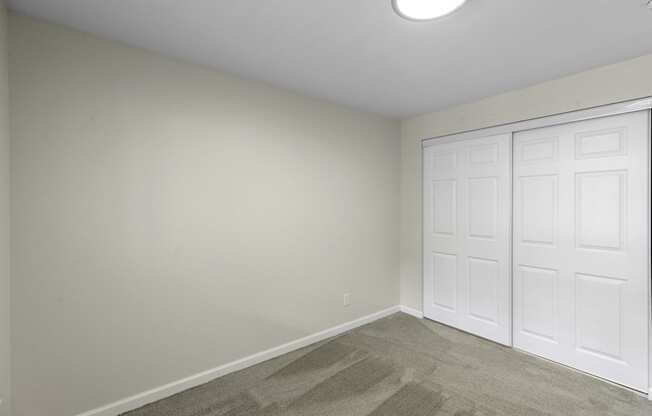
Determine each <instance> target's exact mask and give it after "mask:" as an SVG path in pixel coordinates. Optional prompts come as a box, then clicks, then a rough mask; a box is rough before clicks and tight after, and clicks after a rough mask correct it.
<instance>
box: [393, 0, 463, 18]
mask: <svg viewBox="0 0 652 416" xmlns="http://www.w3.org/2000/svg"><path fill="white" fill-rule="evenodd" d="M465 2H466V0H392V5H393V6H394V10H396V13H398V14H399V15H400V16H402V17H404V18H406V19H410V20H432V19H436V18H438V17H441V16H444V15H447V14H449V13H452V12H454V11H455V10H457V9H459V8H460V7H461V6H462V5H463V4H464V3H465Z"/></svg>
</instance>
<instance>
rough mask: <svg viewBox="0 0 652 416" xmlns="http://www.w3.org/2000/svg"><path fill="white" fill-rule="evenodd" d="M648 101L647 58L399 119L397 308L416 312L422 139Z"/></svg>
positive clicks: (651, 64) (651, 79)
mask: <svg viewBox="0 0 652 416" xmlns="http://www.w3.org/2000/svg"><path fill="white" fill-rule="evenodd" d="M647 96H652V55H646V56H643V57H640V58H637V59H633V60H630V61H626V62H622V63H619V64H616V65H610V66H605V67H601V68H597V69H594V70H591V71H587V72H582V73H579V74H576V75H573V76H569V77H565V78H561V79H558V80H554V81H549V82H546V83H543V84H539V85H536V86H533V87H529V88H525V89H521V90H516V91H511V92H508V93H505V94H501V95H497V96H494V97H490V98H486V99H483V100H481V101H477V102H475V103H471V104H466V105H462V106H459V107H455V108H451V109H448V110H445V111H440V112H436V113H430V114H425V115H422V116H419V117H414V118H411V119H408V120H404V121H403V123H402V134H401V136H402V140H401V256H400V261H401V266H400V268H401V271H400V273H401V304H403V305H406V306H409V307H412V308H415V309H418V310H421V304H422V299H421V297H422V292H421V228H422V224H421V140H423V139H427V138H432V137H437V136H442V135H446V134H451V133H456V132H460V131H466V130H474V129H479V128H483V127H489V126H493V125H498V124H505V123H511V122H514V121H519V120H526V119H530V118H534V117H541V116H546V115H551V114H557V113H563V112H568V111H573V110H579V109H582V108H588V107H595V106H599V105H603V104H609V103H614V102H618V101H625V100H630V99H634V98H641V97H647Z"/></svg>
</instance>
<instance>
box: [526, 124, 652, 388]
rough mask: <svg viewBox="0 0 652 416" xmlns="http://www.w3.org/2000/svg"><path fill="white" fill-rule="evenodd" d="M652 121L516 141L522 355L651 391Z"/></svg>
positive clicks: (557, 130)
mask: <svg viewBox="0 0 652 416" xmlns="http://www.w3.org/2000/svg"><path fill="white" fill-rule="evenodd" d="M648 146H649V137H648V114H647V113H646V112H639V113H630V114H625V115H620V116H613V117H606V118H601V119H595V120H589V121H583V122H578V123H572V124H567V125H561V126H554V127H549V128H542V129H537V130H530V131H526V132H521V133H517V134H515V136H514V155H515V157H514V254H513V258H514V308H515V313H514V346H515V347H517V348H520V349H523V350H525V351H529V352H532V353H534V354H538V355H541V356H544V357H546V358H549V359H551V360H554V361H558V362H561V363H563V364H566V365H569V366H572V367H575V368H578V369H580V370H583V371H587V372H589V373H592V374H595V375H598V376H601V377H604V378H607V379H609V380H612V381H614V382H617V383H620V384H623V385H626V386H629V387H632V388H635V389H638V390H641V391H646V390H647V384H648V352H647V351H648V294H649V282H648V271H647V267H648V260H647V257H648V253H649V246H648V233H649V224H648V213H649V209H650V208H649V200H648V192H649V191H648V190H649V173H648V172H649V165H648V164H649V160H648Z"/></svg>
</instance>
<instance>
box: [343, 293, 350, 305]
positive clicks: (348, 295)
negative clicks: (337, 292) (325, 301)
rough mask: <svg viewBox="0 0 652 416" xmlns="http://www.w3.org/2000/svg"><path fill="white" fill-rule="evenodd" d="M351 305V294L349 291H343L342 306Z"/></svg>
mask: <svg viewBox="0 0 652 416" xmlns="http://www.w3.org/2000/svg"><path fill="white" fill-rule="evenodd" d="M349 305H351V294H350V293H345V294H344V306H349Z"/></svg>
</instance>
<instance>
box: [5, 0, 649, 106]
mask: <svg viewBox="0 0 652 416" xmlns="http://www.w3.org/2000/svg"><path fill="white" fill-rule="evenodd" d="M645 3H646V0H469V2H468V3H467V4H466V5H465V6H463V7H462V9H460V10H459V11H458V12H456V13H454V14H452V15H450V16H447V17H445V18H443V19H440V20H435V21H431V22H425V23H424V22H411V21H407V20H404V19H402V18H400V17H398V16H397V15H396V14H395V13H394V12H393V10H392V7H391V0H232V1H227V0H8V4H9V7H10V9H12V10H14V11H18V12H20V13H24V14H27V15H30V16H35V17H40V18H43V19H46V20H50V21H53V22H56V23H60V24H63V25H66V26H70V27H73V28H76V29H79V30H82V31H85V32H91V33H94V34H97V35H99V36H102V37H106V38H109V39H114V40H118V41H122V42H124V43H127V44H130V45H134V46H140V47H144V48H147V49H152V50H156V51H160V52H162V53H164V54H167V55H170V56H173V57H177V58H181V59H184V60H188V61H192V62H197V63H201V64H205V65H209V66H212V67H215V68H219V69H221V70H226V71H228V72H231V73H234V74H237V75H239V76H241V77H244V78H250V79H257V80H262V81H266V82H268V83H271V84H274V85H278V86H281V87H285V88H289V89H291V90H294V91H297V92H301V93H304V94H307V95H310V96H314V97H318V98H324V99H327V100H331V101H334V102H338V103H342V104H345V105H348V106H351V107H355V108H359V109H363V110H368V111H372V112H376V113H380V114H383V115H386V116H391V117H406V116H410V115H415V114H420V113H426V112H430V111H435V110H439V109H442V108H445V107H449V106H452V105H455V104H460V103H464V102H469V101H473V100H476V99H479V98H482V97H486V96H490V95H493V94H496V93H500V92H503V91H507V90H510V89H515V88H520V87H524V86H527V85H531V84H535V83H538V82H542V81H545V80H549V79H554V78H558V77H560V76H563V75H567V74H571V73H575V72H580V71H582V70H586V69H589V68H592V67H596V66H601V65H605V64H609V63H614V62H618V61H621V60H625V59H628V58H633V57H636V56H640V55H643V54H646V53H652V10H651V9H648V8H646V6H645Z"/></svg>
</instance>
